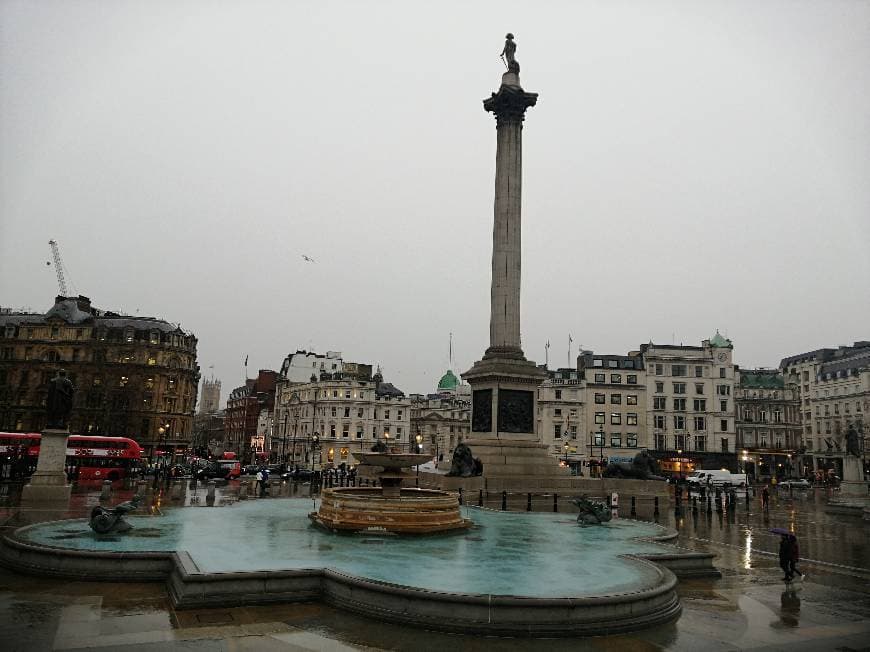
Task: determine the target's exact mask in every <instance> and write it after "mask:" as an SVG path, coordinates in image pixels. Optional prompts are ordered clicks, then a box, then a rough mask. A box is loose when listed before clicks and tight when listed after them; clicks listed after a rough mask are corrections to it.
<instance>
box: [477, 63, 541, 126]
mask: <svg viewBox="0 0 870 652" xmlns="http://www.w3.org/2000/svg"><path fill="white" fill-rule="evenodd" d="M506 74H510V73H506ZM537 103H538V94H537V93H526V92H525V91H524V90H523V89H522V88H521V87H520V86H519V85H516V86H514V85H508V84H502V85H501V87H500V88H499V89H498V93H493V94H492V96H491V97H488V98H487V99H485V100H483V108H484V110H485V111H490V112H492V113H493V114H494V115H495V119H496V123H497V124H498V125H501V124H502V123H507V122H518V123H522V122H523V120H524V119H525V117H526V109H527V108H529V107H530V106H535V104H537Z"/></svg>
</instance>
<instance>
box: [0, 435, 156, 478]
mask: <svg viewBox="0 0 870 652" xmlns="http://www.w3.org/2000/svg"><path fill="white" fill-rule="evenodd" d="M41 439H42V435H40V434H39V433H38V432H0V463H2V465H3V467H4V469H3V474H4V475H5V476H7V477H14V476H19V477H25V476H27V475H30V474H31V473H33V471H34V470H36V461H37V457H38V456H39V442H40V440H41ZM141 461H142V448H141V447H140V446H139V444H137V443H136V441H135V440H133V439H128V438H127V437H98V436H91V435H70V436H69V438H68V439H67V444H66V465H67V472H68V473H69V474H70V475H71V477H72V478H73V479H76V480H78V481H94V480H96V481H103V480H112V481H114V480H121V479H122V478H125V477H127V476H128V475H130V473H131V472H132V471H133V470H134V469H138V468H139V466H140V464H141Z"/></svg>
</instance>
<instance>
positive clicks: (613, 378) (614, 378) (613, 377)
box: [610, 374, 622, 383]
mask: <svg viewBox="0 0 870 652" xmlns="http://www.w3.org/2000/svg"><path fill="white" fill-rule="evenodd" d="M610 382H611V383H621V382H622V374H610Z"/></svg>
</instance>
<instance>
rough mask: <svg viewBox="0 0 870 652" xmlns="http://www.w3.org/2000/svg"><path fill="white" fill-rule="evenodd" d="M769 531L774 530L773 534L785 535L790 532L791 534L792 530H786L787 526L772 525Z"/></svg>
mask: <svg viewBox="0 0 870 652" xmlns="http://www.w3.org/2000/svg"><path fill="white" fill-rule="evenodd" d="M769 531H770V532H773V534H781V535H783V536H788V535H789V534H791V531H790V530H786V529H785V528H781V527H772V528H770V530H769Z"/></svg>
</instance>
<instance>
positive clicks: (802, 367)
mask: <svg viewBox="0 0 870 652" xmlns="http://www.w3.org/2000/svg"><path fill="white" fill-rule="evenodd" d="M780 370H781V371H782V372H783V374H784V376H785V378H786V379H787V380H788V381H789V382H791V383H794V384H795V385H796V386H797V388H798V393H799V400H800V408H801V409H800V416H801V427H802V436H803V447H804V449H805V450H806V458H807V459H806V461H805V464H806V466H807V470H809V466H810V463H811V464H812V470H813V471H820V472H825V471H831V472H834V473H836V474H837V475H840V477H842V464H843V462H842V460H843V454H844V451H845V448H846V445H845V435H846V432H847V431H848V430H849V427H850V426H854V427H855V429H856V430H857V431H858V433H859V435H860V437H861V443H862V444H863V449H862V450H863V451H865V458H866V451H868V449H870V428H868V427H867V424H866V421H867V416H866V415H867V414H868V411H870V341H859V342H855V343H854V344H853V345H852V346H841V347H839V348H836V349H817V350H815V351H810V352H808V353H801V354H798V355H794V356H789V357H787V358H784V359H783V360H782V361H781V362H780ZM866 467H867V462H866V460H865V471H866Z"/></svg>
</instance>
